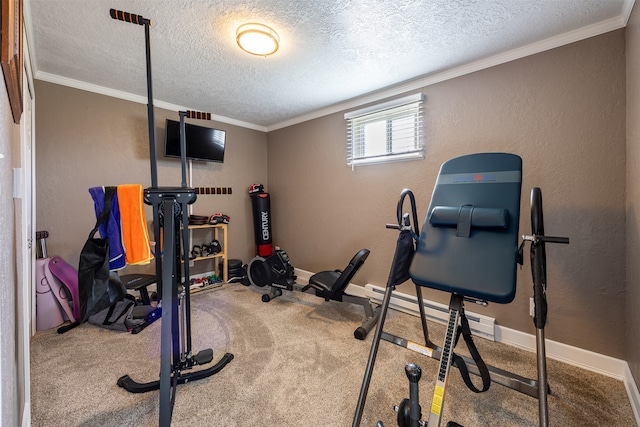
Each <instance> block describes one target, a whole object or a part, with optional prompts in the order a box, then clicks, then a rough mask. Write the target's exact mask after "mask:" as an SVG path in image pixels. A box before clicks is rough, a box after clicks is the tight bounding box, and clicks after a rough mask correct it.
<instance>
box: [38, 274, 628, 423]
mask: <svg viewBox="0 0 640 427" xmlns="http://www.w3.org/2000/svg"><path fill="white" fill-rule="evenodd" d="M263 292H266V289H259V288H255V287H245V286H243V285H241V284H234V285H229V286H228V287H225V288H221V289H216V290H212V291H207V292H201V293H198V294H195V295H193V296H192V321H193V342H194V345H193V348H194V350H195V351H198V350H201V349H204V348H212V349H213V350H214V362H215V361H217V360H219V359H220V358H221V357H222V355H223V354H224V353H226V352H229V353H232V354H233V355H234V356H235V357H234V359H233V361H231V363H230V364H229V365H227V366H226V367H225V368H224V369H223V370H222V371H220V372H219V373H218V374H216V375H214V376H212V377H209V378H207V379H204V380H200V381H194V382H191V383H187V384H184V385H180V386H178V390H177V396H176V402H175V407H174V411H173V422H172V425H174V426H227V427H231V426H313V425H321V426H350V425H351V423H352V420H353V415H354V411H355V406H356V403H357V400H358V394H359V392H360V386H361V383H362V377H363V374H364V370H365V367H366V361H367V358H368V355H369V350H370V346H371V340H372V338H373V331H372V332H371V334H370V335H369V337H368V338H367V340H365V341H358V340H356V339H355V338H353V331H354V329H355V328H356V327H357V326H358V325H359V324H360V322H361V321H362V318H363V313H362V309H361V307H358V306H355V305H349V304H340V303H336V302H324V301H323V300H322V299H320V298H317V297H315V296H313V295H309V294H303V293H299V292H296V293H287V292H285V295H283V296H282V297H280V298H278V299H275V300H273V301H271V302H270V303H268V304H267V303H263V302H262V301H261V298H260V294H261V293H263ZM160 326H161V322H160V321H158V322H156V323H154V324H152V325H151V326H149V327H148V328H147V329H145V330H144V331H142V332H141V333H140V334H137V335H131V334H127V333H119V332H113V331H109V330H105V329H100V328H98V327H95V326H92V325H89V324H84V325H82V326H80V327H78V328H76V329H74V330H72V331H70V332H67V333H66V334H63V335H58V334H57V333H56V331H55V329H52V330H48V331H41V332H38V333H37V334H36V335H35V337H34V338H33V340H32V343H31V406H32V413H31V422H32V426H84V427H89V426H114V427H115V426H119V427H120V426H156V425H158V414H159V410H158V406H159V397H158V392H149V393H144V394H131V393H128V392H127V391H125V390H124V389H122V388H120V387H118V386H117V385H116V381H117V380H118V378H119V377H120V376H122V375H125V374H128V375H130V376H131V377H132V378H133V379H135V380H137V381H141V382H146V381H153V380H157V379H158V372H159V366H160V357H159V347H160ZM429 326H430V334H431V337H432V339H433V340H434V341H435V342H436V343H438V344H440V343H441V341H442V334H443V333H444V327H443V326H440V325H436V324H433V323H430V325H429ZM385 330H387V331H389V332H392V333H397V334H399V335H402V336H403V337H405V338H408V339H412V340H414V341H417V342H420V336H421V333H420V325H419V319H418V318H416V317H413V316H410V315H406V314H403V313H399V312H396V311H393V310H390V312H389V316H388V317H387V322H386V324H385ZM475 341H476V344H477V346H478V348H479V350H480V353H481V354H482V356H483V357H484V359H485V360H486V362H487V363H489V364H491V365H493V366H496V367H499V368H502V369H505V370H508V371H510V372H514V373H517V374H519V375H523V376H526V377H528V378H535V377H536V358H535V354H533V353H529V352H526V351H523V350H519V349H515V348H513V347H509V346H506V345H503V344H499V343H494V342H489V341H486V340H483V339H479V338H478V339H476V340H475ZM409 362H412V363H416V364H418V365H419V366H421V368H422V372H423V375H422V380H421V381H420V396H421V399H420V400H421V404H422V407H423V411H422V412H423V414H427V412H428V408H429V406H430V402H431V396H432V393H433V387H434V379H435V375H436V371H437V368H438V362H437V361H435V360H433V359H428V358H426V357H424V356H421V355H419V354H417V353H414V352H411V351H409V350H406V349H403V348H401V347H398V346H395V345H393V344H389V343H387V342H384V341H383V342H382V343H381V344H380V351H379V353H378V357H377V362H376V367H375V370H374V374H373V380H372V383H371V386H370V389H369V393H368V398H367V405H366V407H365V411H364V417H363V420H362V423H361V425H362V426H375V425H376V422H377V420H382V421H383V422H384V423H385V426H387V427H389V426H394V425H397V423H396V414H395V412H393V409H392V408H393V405H396V404H398V403H399V402H400V401H401V400H402V399H403V398H405V397H408V395H409V386H408V381H407V379H406V376H405V374H404V366H405V364H406V363H409ZM206 367H207V366H205V368H206ZM548 376H549V383H550V386H551V389H552V393H553V394H552V395H551V396H550V397H549V418H550V425H553V426H581V427H582V426H635V425H636V422H635V420H634V417H633V412H632V409H631V406H630V404H629V401H628V398H627V395H626V392H625V388H624V385H623V384H622V382H621V381H618V380H615V379H612V378H608V377H605V376H602V375H598V374H595V373H592V372H589V371H585V370H581V369H578V368H576V367H573V366H569V365H566V364H563V363H560V362H556V361H553V360H549V361H548ZM443 420H444V422H443V423H442V425H445V424H446V421H449V420H453V421H456V422H458V423H460V424H462V425H464V426H466V427H471V426H537V425H538V403H537V400H536V399H534V398H532V397H529V396H526V395H524V394H521V393H518V392H516V391H513V390H510V389H507V388H505V387H502V386H500V385H498V384H493V385H492V386H491V388H490V389H489V390H488V391H487V392H485V393H482V394H478V395H476V394H474V393H472V392H471V391H469V390H468V389H467V388H466V386H465V385H464V383H463V382H462V380H461V378H460V375H459V374H458V372H457V371H454V372H452V375H451V376H450V381H449V387H448V389H447V398H446V405H445V410H444V417H443Z"/></svg>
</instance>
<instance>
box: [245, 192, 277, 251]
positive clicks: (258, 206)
mask: <svg viewBox="0 0 640 427" xmlns="http://www.w3.org/2000/svg"><path fill="white" fill-rule="evenodd" d="M249 196H250V197H251V204H252V205H253V230H254V236H255V240H256V247H257V252H258V256H261V257H268V256H269V255H271V254H272V253H273V245H272V239H271V202H270V200H269V193H267V192H265V191H264V187H263V186H262V185H261V184H253V185H252V186H251V187H249Z"/></svg>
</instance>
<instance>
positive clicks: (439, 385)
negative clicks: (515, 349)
mask: <svg viewBox="0 0 640 427" xmlns="http://www.w3.org/2000/svg"><path fill="white" fill-rule="evenodd" d="M521 177H522V160H521V159H520V158H519V157H518V156H516V155H513V154H506V153H480V154H472V155H467V156H462V157H458V158H455V159H451V160H449V161H447V162H445V163H444V164H443V165H442V167H441V168H440V172H439V174H438V178H437V181H436V186H435V188H434V191H433V195H432V198H431V203H430V206H429V209H428V210H427V215H426V218H425V221H424V224H423V229H422V233H420V230H419V227H418V222H417V213H416V204H415V198H414V196H413V193H412V192H411V191H410V190H404V191H403V192H402V193H401V195H400V199H399V201H398V206H397V212H396V214H397V221H398V222H397V224H391V225H387V227H388V228H394V229H399V230H400V233H399V236H398V240H397V243H396V251H395V253H394V258H393V262H392V265H391V271H390V274H389V279H388V282H387V287H386V290H385V294H384V297H383V302H382V308H381V313H380V319H379V321H378V325H377V328H376V332H375V336H374V339H373V342H372V346H371V351H370V353H369V358H368V361H367V367H366V370H365V375H364V378H363V383H362V387H361V390H360V395H359V398H358V403H357V406H356V411H355V415H354V419H353V424H352V425H353V427H356V426H359V425H360V421H361V419H362V415H363V410H364V406H365V403H366V396H367V393H368V389H369V384H370V381H371V377H372V374H373V369H374V365H375V360H376V357H377V352H378V348H379V344H380V341H381V340H385V341H388V342H392V343H394V344H397V345H399V346H402V347H405V348H407V349H411V350H413V351H416V352H418V353H420V354H422V355H424V356H427V357H431V358H433V359H436V360H439V362H440V363H439V369H438V372H437V377H436V386H435V390H434V393H433V397H432V400H431V405H430V407H429V416H428V420H427V422H425V421H423V420H421V419H420V418H421V408H420V406H419V402H418V391H417V387H418V381H419V379H420V371H419V368H418V367H417V365H411V366H409V365H408V366H406V367H405V370H406V373H407V377H408V378H409V381H410V395H411V396H410V398H409V399H408V400H407V399H405V400H403V401H402V402H401V403H400V405H399V406H397V407H396V408H395V409H396V411H397V412H398V425H400V426H411V427H417V426H418V425H420V426H424V425H428V426H429V427H436V426H439V425H440V422H441V418H442V413H443V409H444V403H445V396H446V386H447V381H448V375H449V371H450V368H451V366H454V367H457V368H459V369H460V372H461V374H462V376H463V379H464V381H465V383H466V384H467V386H468V387H469V388H470V389H472V390H473V391H475V392H482V391H485V390H487V389H488V388H489V386H490V384H491V383H492V382H495V383H498V384H500V385H503V386H506V387H509V388H512V389H514V390H517V391H520V392H522V393H525V394H527V395H529V396H532V397H535V398H538V401H539V412H540V425H543V426H546V425H548V417H547V415H546V414H547V412H548V409H547V400H546V396H547V394H548V393H549V392H550V390H549V387H548V384H547V380H546V365H545V361H544V359H545V354H544V335H543V331H542V330H543V329H544V322H543V321H542V318H543V317H545V316H546V283H545V281H546V280H545V279H546V273H545V259H544V243H545V242H546V243H550V242H553V243H569V239H567V238H555V237H546V236H544V234H543V233H544V230H543V226H542V199H541V193H540V190H539V189H537V188H534V190H533V191H532V199H531V212H532V229H533V235H532V236H523V240H524V241H531V242H532V253H531V257H532V271H533V277H534V294H535V295H536V298H534V300H535V302H536V319H538V320H536V319H534V323H536V328H538V331H539V332H538V334H537V340H538V341H539V342H538V348H537V358H538V368H539V375H538V380H537V381H535V380H532V379H528V378H524V377H521V376H519V375H516V374H513V373H509V372H507V371H504V370H501V369H498V368H495V367H492V366H490V365H486V364H485V363H484V362H483V361H482V358H481V357H480V355H479V353H478V352H477V349H475V345H474V344H473V340H472V337H471V332H470V329H469V327H468V321H467V319H466V316H465V314H464V302H474V303H479V304H482V305H486V304H487V303H489V302H495V303H500V304H507V303H509V302H511V301H512V300H513V298H514V296H515V285H516V271H517V269H516V266H517V264H522V258H523V257H522V251H523V247H524V242H523V243H522V244H521V245H520V246H519V247H518V225H519V218H520V192H521ZM407 197H408V198H409V201H410V203H411V211H412V215H409V214H408V213H405V214H403V213H402V209H403V204H404V202H405V199H406V198H407ZM408 279H411V280H412V281H413V282H414V284H415V287H416V296H417V299H418V305H419V310H420V320H421V323H422V329H423V334H424V340H425V344H424V345H422V344H418V343H414V342H411V341H408V340H406V339H404V338H402V337H399V336H396V335H392V334H389V333H387V332H385V331H384V322H385V318H386V313H387V310H388V307H389V303H390V300H391V294H392V292H393V291H394V290H395V288H396V286H397V285H399V284H401V283H403V282H405V281H407V280H408ZM422 287H428V288H432V289H437V290H441V291H444V292H448V293H451V299H450V303H449V320H448V323H447V328H446V334H445V337H444V343H443V345H442V347H438V346H436V345H435V344H433V342H432V341H431V340H430V338H429V333H428V327H427V321H426V315H425V310H424V302H423V298H422V292H421V288H422ZM543 300H544V301H543ZM459 334H462V336H463V337H464V340H465V343H466V344H467V346H468V347H469V351H470V353H471V355H472V358H469V357H465V356H460V355H457V354H455V353H454V351H453V350H454V347H455V343H456V342H457V338H458V336H459ZM540 341H542V343H540ZM465 372H466V373H465ZM469 373H472V374H474V375H478V376H480V377H481V378H482V389H478V388H476V387H475V385H474V384H473V383H472V382H471V380H470V378H469V375H468V374H469ZM379 425H382V424H381V423H379ZM456 425H457V424H456V423H455V422H450V423H449V424H448V426H449V427H452V426H456Z"/></svg>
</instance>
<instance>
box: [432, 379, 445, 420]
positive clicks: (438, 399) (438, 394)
mask: <svg viewBox="0 0 640 427" xmlns="http://www.w3.org/2000/svg"><path fill="white" fill-rule="evenodd" d="M443 400H444V388H443V387H441V386H439V385H437V386H436V390H435V391H434V393H433V400H432V401H431V412H433V413H434V414H436V415H440V412H441V411H442V403H443Z"/></svg>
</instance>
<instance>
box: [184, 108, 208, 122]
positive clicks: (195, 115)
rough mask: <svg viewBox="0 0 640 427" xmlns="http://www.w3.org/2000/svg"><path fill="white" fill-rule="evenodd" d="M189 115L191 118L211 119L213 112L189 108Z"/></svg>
mask: <svg viewBox="0 0 640 427" xmlns="http://www.w3.org/2000/svg"><path fill="white" fill-rule="evenodd" d="M185 113H187V117H188V118H190V119H198V120H211V113H204V112H202V111H193V110H187V111H185Z"/></svg>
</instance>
